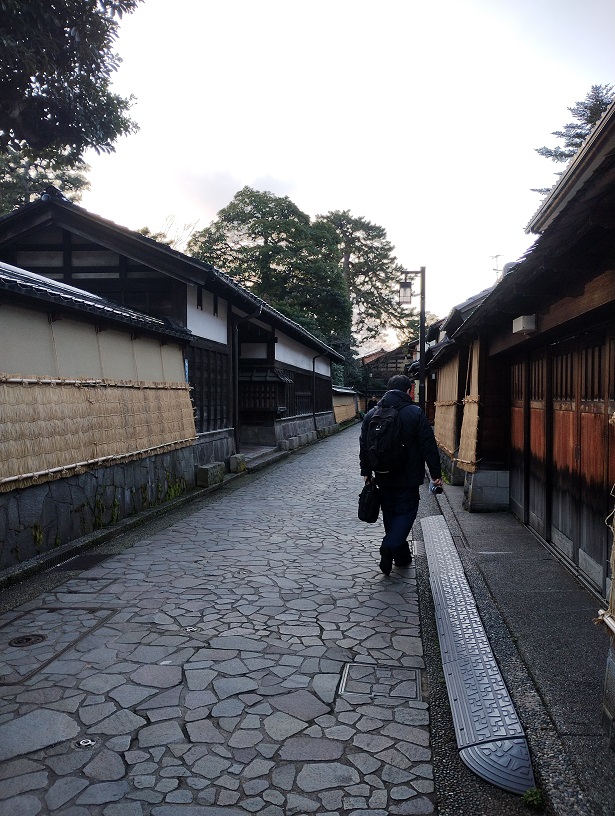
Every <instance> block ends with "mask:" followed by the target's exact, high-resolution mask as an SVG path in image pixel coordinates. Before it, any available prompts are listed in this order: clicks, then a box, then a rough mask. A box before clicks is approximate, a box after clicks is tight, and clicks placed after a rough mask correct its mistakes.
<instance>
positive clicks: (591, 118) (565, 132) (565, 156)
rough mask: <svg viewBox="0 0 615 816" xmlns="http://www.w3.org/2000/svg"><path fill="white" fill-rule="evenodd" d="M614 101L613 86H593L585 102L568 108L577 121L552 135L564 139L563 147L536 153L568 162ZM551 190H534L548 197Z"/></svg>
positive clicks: (569, 123)
mask: <svg viewBox="0 0 615 816" xmlns="http://www.w3.org/2000/svg"><path fill="white" fill-rule="evenodd" d="M613 99H615V90H614V88H613V86H612V85H592V87H591V90H590V92H589V93H588V94H587V96H586V97H585V99H584V100H582V101H581V102H576V103H575V104H574V105H573V106H572V107H570V108H568V110H569V111H570V113H571V114H572V116H573V118H574V120H575V121H574V122H568V124H566V125H564V127H563V128H562V130H554V131H553V133H552V134H551V135H552V136H557V138H558V139H562V141H563V146H560V145H557V146H556V147H544V146H543V147H537V148H536V152H537V153H538V154H539V155H540V156H544V157H545V158H546V159H551V161H554V162H567V161H568V160H569V159H571V158H572V157H573V156H574V155H575V154H576V153H577V151H578V150H579V148H580V147H581V145H582V144H583V142H584V141H585V139H587V137H588V136H589V134H590V133H591V132H592V129H593V127H594V126H595V125H596V123H597V122H598V121H599V120H600V118H601V117H602V115H603V113H604V112H605V111H606V109H607V108H608V106H609V105H610V104H611V102H612V101H613ZM557 175H558V176H559V175H561V173H558V174H557ZM550 189H551V188H549V187H542V188H539V189H533V192H535V193H542V194H543V195H546V194H547V193H548V192H549V191H550Z"/></svg>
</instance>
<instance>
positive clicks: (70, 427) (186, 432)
mask: <svg viewBox="0 0 615 816" xmlns="http://www.w3.org/2000/svg"><path fill="white" fill-rule="evenodd" d="M194 439H195V429H194V415H193V409H192V403H191V401H190V393H189V386H188V385H187V384H186V383H151V382H125V383H124V382H120V381H109V380H76V379H75V380H68V379H43V378H38V379H27V378H22V377H20V376H19V375H14V374H11V375H10V376H9V375H4V374H0V492H6V491H7V490H13V489H15V488H18V487H26V486H28V485H31V484H33V483H36V482H38V481H47V480H49V479H54V478H60V477H62V476H66V475H70V474H72V473H75V472H79V471H80V470H87V469H91V468H94V467H97V466H100V465H101V464H111V463H116V462H117V461H118V460H123V459H136V458H142V457H145V456H150V455H152V454H154V453H161V452H162V451H164V450H172V449H174V448H178V447H184V446H186V445H189V444H191V443H192V441H193V440H194Z"/></svg>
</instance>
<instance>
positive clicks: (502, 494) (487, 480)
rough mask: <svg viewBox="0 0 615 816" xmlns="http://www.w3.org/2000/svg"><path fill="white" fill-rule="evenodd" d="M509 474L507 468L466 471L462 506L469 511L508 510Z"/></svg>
mask: <svg viewBox="0 0 615 816" xmlns="http://www.w3.org/2000/svg"><path fill="white" fill-rule="evenodd" d="M508 482H509V474H508V471H507V470H477V471H476V473H466V475H465V482H464V485H463V508H464V510H469V511H470V512H471V513H485V512H490V511H491V512H493V511H501V510H508V509H509V505H510V500H509V484H508Z"/></svg>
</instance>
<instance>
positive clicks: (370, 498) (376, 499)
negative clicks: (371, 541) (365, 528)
mask: <svg viewBox="0 0 615 816" xmlns="http://www.w3.org/2000/svg"><path fill="white" fill-rule="evenodd" d="M379 513H380V495H379V493H378V486H377V484H376V483H375V482H365V486H364V488H363V490H362V491H361V493H360V494H359V512H358V516H359V521H366V522H367V523H368V524H374V522H376V521H378V514H379Z"/></svg>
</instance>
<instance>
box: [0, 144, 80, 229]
mask: <svg viewBox="0 0 615 816" xmlns="http://www.w3.org/2000/svg"><path fill="white" fill-rule="evenodd" d="M89 169H90V168H89V167H88V165H87V164H84V163H82V162H80V163H78V164H77V165H76V166H75V167H71V166H68V165H67V164H66V162H65V161H64V157H63V155H62V154H60V155H59V156H58V157H56V158H55V159H40V158H39V159H33V158H30V157H29V156H28V155H27V154H26V153H24V152H23V151H21V150H14V149H13V148H11V147H9V148H7V150H6V151H5V152H4V153H0V215H6V214H7V213H9V212H11V210H14V209H15V208H16V207H20V206H21V205H22V204H27V203H28V202H29V201H33V200H34V199H36V198H38V196H39V195H40V194H41V193H42V192H44V190H45V187H47V186H49V185H53V186H54V187H59V188H61V189H62V192H63V194H64V195H65V196H66V197H67V198H68V199H70V200H71V201H80V200H81V194H82V193H83V191H84V190H87V189H89V186H90V183H89V181H88V180H87V178H86V175H85V174H86V173H87V171H88V170H89Z"/></svg>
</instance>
